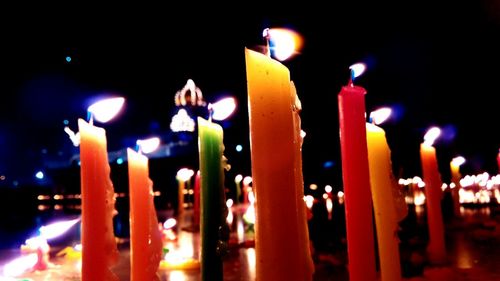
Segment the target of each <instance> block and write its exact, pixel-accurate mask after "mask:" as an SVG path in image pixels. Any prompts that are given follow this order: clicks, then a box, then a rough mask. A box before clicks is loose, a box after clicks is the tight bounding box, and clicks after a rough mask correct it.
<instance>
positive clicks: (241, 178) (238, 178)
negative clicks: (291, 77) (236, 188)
mask: <svg viewBox="0 0 500 281" xmlns="http://www.w3.org/2000/svg"><path fill="white" fill-rule="evenodd" d="M242 180H243V176H242V175H240V174H238V175H236V177H234V182H235V183H240V182H241V181H242Z"/></svg>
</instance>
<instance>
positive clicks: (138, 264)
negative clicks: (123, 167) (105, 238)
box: [127, 148, 163, 281]
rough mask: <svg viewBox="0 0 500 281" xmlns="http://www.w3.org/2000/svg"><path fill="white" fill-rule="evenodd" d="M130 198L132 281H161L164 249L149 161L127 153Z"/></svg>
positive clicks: (138, 154) (129, 150) (135, 154)
mask: <svg viewBox="0 0 500 281" xmlns="http://www.w3.org/2000/svg"><path fill="white" fill-rule="evenodd" d="M127 158H128V180H129V197H130V280H132V281H134V280H135V281H137V280H159V279H158V276H157V274H156V272H157V270H158V267H159V265H160V260H161V256H162V250H163V245H162V241H161V232H160V229H159V228H158V218H157V217H156V209H155V206H154V197H153V190H152V186H153V182H152V181H151V179H150V178H149V169H148V158H147V157H146V156H144V155H142V154H140V153H137V152H135V151H134V150H132V149H130V148H128V149H127Z"/></svg>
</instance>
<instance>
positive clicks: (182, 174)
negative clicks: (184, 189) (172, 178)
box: [176, 168, 194, 181]
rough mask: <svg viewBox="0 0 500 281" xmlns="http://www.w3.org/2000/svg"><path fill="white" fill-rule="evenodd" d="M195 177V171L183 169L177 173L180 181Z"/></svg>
mask: <svg viewBox="0 0 500 281" xmlns="http://www.w3.org/2000/svg"><path fill="white" fill-rule="evenodd" d="M193 175H194V171H193V170H191V169H188V168H182V169H180V170H179V171H177V176H176V178H177V179H178V180H180V181H187V180H189V179H190V178H191V177H192V176H193Z"/></svg>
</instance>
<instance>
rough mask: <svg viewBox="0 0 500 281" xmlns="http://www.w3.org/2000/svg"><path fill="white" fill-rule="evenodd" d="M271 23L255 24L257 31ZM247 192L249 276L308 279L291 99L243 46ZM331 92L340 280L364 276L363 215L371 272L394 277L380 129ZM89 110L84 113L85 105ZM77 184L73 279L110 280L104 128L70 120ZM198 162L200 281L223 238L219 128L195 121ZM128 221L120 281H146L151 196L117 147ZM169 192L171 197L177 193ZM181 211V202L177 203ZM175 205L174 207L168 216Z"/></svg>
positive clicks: (155, 240) (433, 221)
mask: <svg viewBox="0 0 500 281" xmlns="http://www.w3.org/2000/svg"><path fill="white" fill-rule="evenodd" d="M271 31H272V30H268V31H267V36H269V35H270V34H271ZM245 62H246V75H247V90H248V105H249V106H248V109H249V124H250V132H249V133H250V143H251V162H252V176H253V186H254V188H253V191H254V192H255V202H256V204H255V206H253V204H252V207H253V208H255V256H256V279H257V280H278V281H279V280H287V281H288V280H312V278H313V273H314V264H313V262H312V258H311V252H310V242H309V234H308V229H307V213H306V205H305V203H304V200H303V198H304V188H303V187H304V184H303V178H302V151H301V149H302V148H301V147H302V142H303V137H304V134H303V132H302V131H301V120H300V116H299V113H300V111H301V103H300V100H299V98H298V95H297V92H296V89H295V86H294V84H293V82H292V81H291V80H290V72H289V70H288V68H287V67H286V66H284V65H283V64H281V63H280V62H278V61H276V60H274V59H272V58H271V57H270V56H268V55H264V54H261V53H258V52H255V51H252V50H249V49H245ZM357 67H359V65H357V66H356V67H352V68H351V70H352V74H353V76H352V77H351V79H350V81H349V82H348V84H347V85H346V86H344V87H342V88H341V90H340V93H339V95H338V105H339V121H340V141H341V156H342V176H343V182H344V187H343V188H344V201H345V209H346V212H345V213H346V232H347V248H348V266H349V276H350V280H353V281H358V280H368V281H370V280H376V279H377V272H376V267H375V265H376V263H375V248H374V245H375V243H374V237H375V235H374V231H373V224H372V210H374V214H375V226H376V231H377V235H376V237H377V243H378V249H379V251H378V254H379V261H380V275H381V280H401V272H400V265H399V260H400V259H399V250H398V240H397V237H396V235H394V233H395V232H396V230H397V223H398V221H399V220H400V219H402V217H404V213H403V212H401V210H400V208H399V203H400V202H404V201H402V200H400V198H401V197H400V196H399V194H398V192H397V191H398V187H397V183H396V181H395V179H394V176H393V175H392V167H391V161H390V159H391V156H390V149H389V147H388V145H387V141H386V139H385V132H384V130H383V129H382V128H380V127H378V126H377V125H376V124H375V122H374V123H367V122H366V116H365V101H364V95H365V94H366V90H365V89H364V88H362V87H360V86H356V85H354V83H353V80H354V78H355V77H356V75H357V74H358V73H357V72H358V71H357ZM89 112H90V110H89ZM78 125H79V134H80V159H81V189H82V196H81V199H82V271H81V274H82V280H84V281H87V280H103V279H104V280H117V277H116V276H115V275H114V274H113V273H112V271H111V267H112V266H113V265H114V264H115V263H116V260H117V257H118V250H117V247H116V242H115V240H114V236H113V225H112V216H113V211H114V200H115V198H114V191H113V184H112V182H111V180H110V178H109V174H110V168H109V163H108V159H107V151H106V134H105V131H104V129H102V128H98V127H95V126H94V125H93V124H92V118H91V121H90V122H86V121H84V120H82V119H79V120H78ZM198 126H199V152H200V154H199V155H200V156H199V160H200V180H201V182H200V200H199V202H200V206H199V208H200V232H201V254H200V256H201V276H202V280H214V281H217V280H222V279H223V276H222V255H223V248H224V247H225V246H224V245H225V243H226V242H227V239H228V237H227V233H226V232H227V230H226V229H225V227H227V225H226V221H225V220H226V216H225V214H226V208H227V207H226V200H225V194H224V188H223V182H224V168H225V165H226V163H225V162H226V159H225V158H224V157H223V151H224V145H223V130H222V127H221V126H219V125H218V124H215V123H212V122H211V120H204V119H202V118H198ZM438 132H439V130H438V129H437V128H433V129H431V130H430V131H429V133H428V134H426V136H425V137H424V142H423V143H422V145H421V149H420V153H421V162H422V171H423V178H424V181H425V183H426V188H425V193H426V207H427V222H428V226H429V244H428V249H427V250H428V258H429V260H430V261H431V262H432V263H443V262H444V261H445V260H446V251H445V247H444V227H443V221H442V214H441V209H440V201H441V196H442V192H441V178H440V175H439V171H438V169H437V160H436V155H435V148H434V147H433V146H432V142H433V140H434V139H435V138H436V137H437V133H438ZM127 153H128V161H129V184H130V186H129V195H130V203H131V205H130V218H131V226H130V227H131V231H130V232H131V258H130V259H131V280H153V279H154V278H155V275H156V271H157V270H158V267H159V263H160V259H161V250H162V249H161V241H160V239H161V238H160V234H159V229H158V227H157V223H158V221H157V218H156V213H155V211H154V205H153V203H152V199H153V194H152V182H151V180H150V179H149V176H148V169H147V167H148V159H147V157H146V156H144V155H143V154H141V153H140V152H136V151H134V150H132V149H128V151H127ZM179 200H180V199H179ZM180 206H181V207H182V206H183V205H180ZM181 212H182V210H180V209H179V213H181Z"/></svg>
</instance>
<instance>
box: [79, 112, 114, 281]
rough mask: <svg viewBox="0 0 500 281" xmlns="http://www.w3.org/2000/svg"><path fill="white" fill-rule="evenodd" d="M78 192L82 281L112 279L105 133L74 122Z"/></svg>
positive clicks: (110, 195) (111, 200)
mask: <svg viewBox="0 0 500 281" xmlns="http://www.w3.org/2000/svg"><path fill="white" fill-rule="evenodd" d="M78 128H79V131H80V163H81V164H80V168H81V169H80V171H81V192H82V234H81V235H82V281H95V280H116V281H118V277H117V276H116V275H115V274H114V273H113V272H112V271H111V269H110V268H111V267H112V266H113V265H114V264H115V263H116V262H117V261H118V249H117V247H116V241H115V235H114V231H113V212H114V207H115V206H114V205H115V192H114V188H113V183H112V182H111V179H110V177H109V175H110V172H111V168H110V167H109V162H108V152H107V148H106V131H105V130H104V129H103V128H98V127H95V126H93V125H91V124H88V123H87V122H85V121H84V120H83V119H78Z"/></svg>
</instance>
